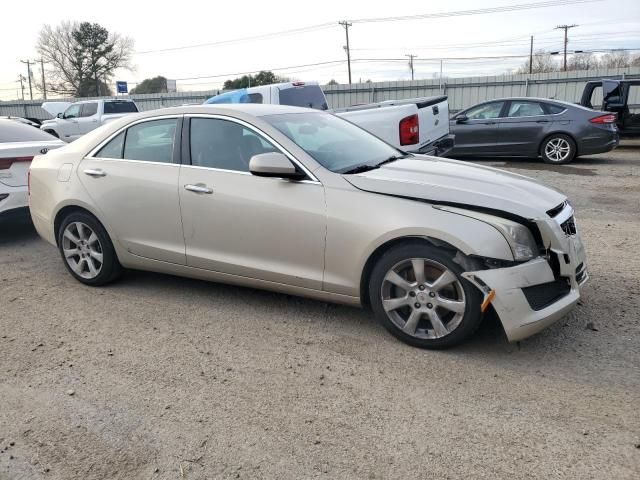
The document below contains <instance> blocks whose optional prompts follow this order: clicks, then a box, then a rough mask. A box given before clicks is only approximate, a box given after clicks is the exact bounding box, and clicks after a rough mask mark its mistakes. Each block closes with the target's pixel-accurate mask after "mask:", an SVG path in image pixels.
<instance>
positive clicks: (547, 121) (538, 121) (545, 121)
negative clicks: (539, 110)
mask: <svg viewBox="0 0 640 480" xmlns="http://www.w3.org/2000/svg"><path fill="white" fill-rule="evenodd" d="M536 123H549V120H536Z"/></svg>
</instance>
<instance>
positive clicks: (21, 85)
mask: <svg viewBox="0 0 640 480" xmlns="http://www.w3.org/2000/svg"><path fill="white" fill-rule="evenodd" d="M23 78H24V77H23V76H22V74H20V75H18V80H20V90H22V101H23V102H24V83H22V79H23Z"/></svg>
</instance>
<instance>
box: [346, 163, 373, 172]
mask: <svg viewBox="0 0 640 480" xmlns="http://www.w3.org/2000/svg"><path fill="white" fill-rule="evenodd" d="M376 168H380V166H379V165H369V164H366V163H365V164H363V165H358V166H357V167H353V168H351V169H349V170H345V171H344V172H342V173H343V174H345V173H346V174H347V175H349V174H352V173H362V172H368V171H369V170H375V169H376Z"/></svg>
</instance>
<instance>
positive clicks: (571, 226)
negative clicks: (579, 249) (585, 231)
mask: <svg viewBox="0 0 640 480" xmlns="http://www.w3.org/2000/svg"><path fill="white" fill-rule="evenodd" d="M560 228H562V231H563V232H564V234H565V235H567V236H568V237H569V236H573V235H575V234H576V233H578V230H577V228H576V220H575V218H573V215H572V216H571V217H569V218H568V219H567V220H565V221H564V222H562V223H561V224H560Z"/></svg>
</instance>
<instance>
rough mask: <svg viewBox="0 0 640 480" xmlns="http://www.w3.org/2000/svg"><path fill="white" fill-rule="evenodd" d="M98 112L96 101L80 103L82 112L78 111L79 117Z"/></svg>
mask: <svg viewBox="0 0 640 480" xmlns="http://www.w3.org/2000/svg"><path fill="white" fill-rule="evenodd" d="M96 113H98V103H97V102H91V103H83V104H82V112H81V113H80V116H81V117H90V116H92V115H95V114H96Z"/></svg>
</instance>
